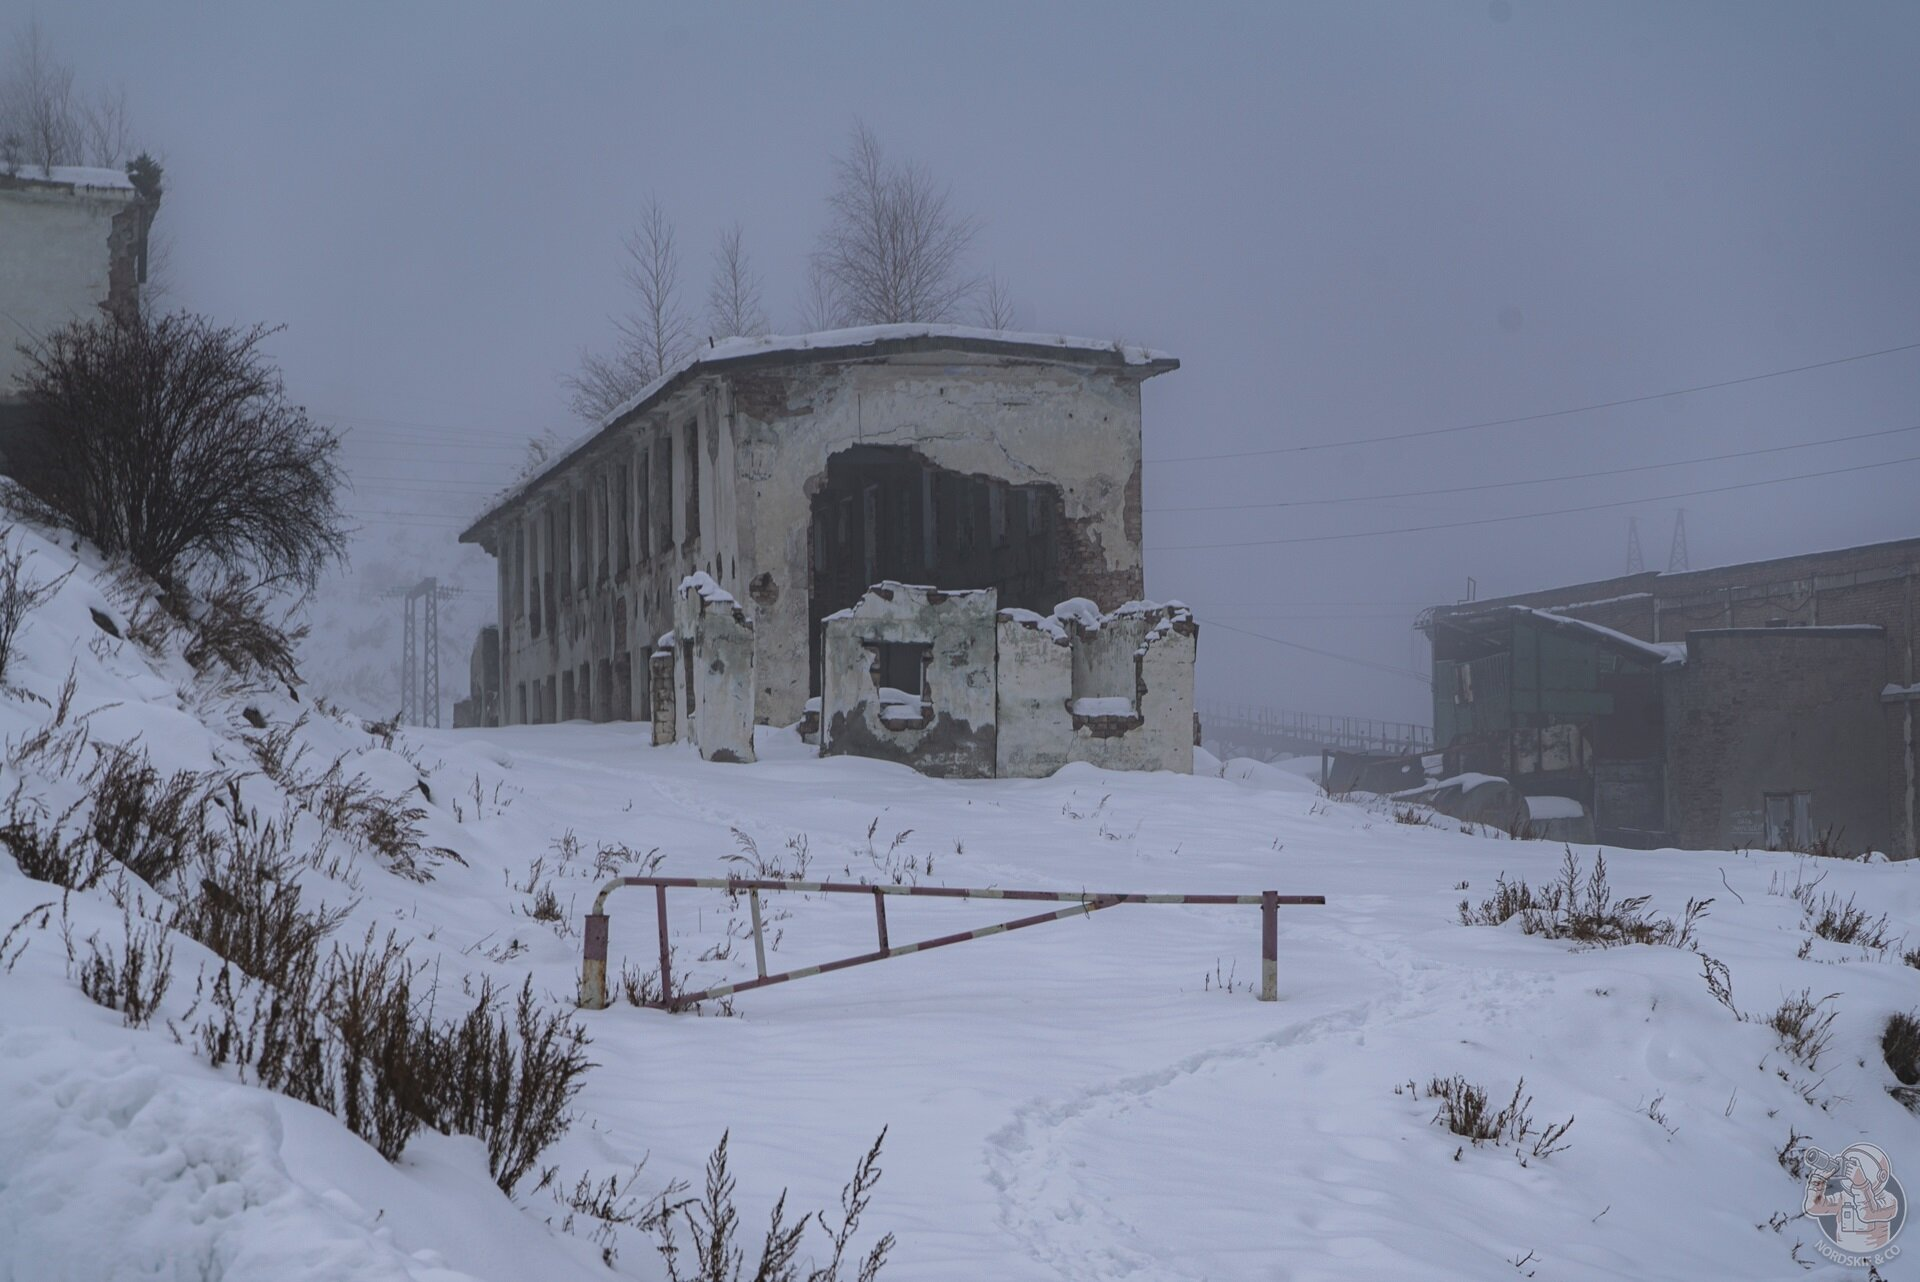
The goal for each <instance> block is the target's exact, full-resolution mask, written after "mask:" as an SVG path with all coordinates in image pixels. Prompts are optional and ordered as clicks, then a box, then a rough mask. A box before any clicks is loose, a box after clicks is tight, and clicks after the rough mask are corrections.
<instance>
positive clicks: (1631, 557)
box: [1627, 516, 1647, 574]
mask: <svg viewBox="0 0 1920 1282" xmlns="http://www.w3.org/2000/svg"><path fill="white" fill-rule="evenodd" d="M1646 568H1647V558H1646V557H1645V556H1644V555H1643V554H1642V553H1641V551H1640V518H1639V517H1637V516H1630V517H1628V518H1627V573H1628V574H1640V573H1643V572H1644V571H1645V570H1646Z"/></svg>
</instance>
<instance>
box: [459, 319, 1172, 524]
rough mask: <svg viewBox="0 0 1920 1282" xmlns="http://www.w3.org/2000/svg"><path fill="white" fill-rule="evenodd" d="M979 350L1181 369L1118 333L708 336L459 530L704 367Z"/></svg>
mask: <svg viewBox="0 0 1920 1282" xmlns="http://www.w3.org/2000/svg"><path fill="white" fill-rule="evenodd" d="M948 351H950V352H973V353H978V354H981V355H999V356H1011V357H1014V358H1016V359H1018V360H1022V361H1027V362H1033V363H1041V364H1071V365H1090V366H1106V367H1110V368H1115V369H1121V370H1132V371H1134V372H1135V373H1136V376H1137V377H1138V378H1139V379H1140V380H1141V381H1145V380H1146V379H1149V378H1152V377H1154V376H1155V375H1158V374H1168V373H1171V372H1173V371H1174V370H1176V369H1179V368H1180V359H1179V358H1178V357H1177V356H1174V355H1172V354H1171V353H1169V352H1163V351H1158V350H1156V349H1154V348H1150V347H1140V346H1138V345H1135V344H1131V343H1122V342H1120V341H1118V340H1106V339H1093V338H1074V337H1072V336H1070V335H1066V334H1033V333H1018V332H1014V331H1010V330H997V329H978V328H975V327H973V326H970V325H935V324H921V323H914V324H905V325H863V326H859V327H856V328H852V329H827V330H817V331H815V332H813V333H808V334H770V335H766V336H763V337H760V338H724V339H718V340H715V339H712V338H709V339H708V340H707V346H705V347H702V348H697V349H696V350H695V351H693V352H692V353H691V354H689V355H687V356H684V357H682V358H681V359H680V360H679V361H678V362H676V363H675V364H674V366H673V368H671V369H669V370H667V371H666V372H665V373H664V374H662V375H661V376H660V377H659V378H656V379H654V380H653V382H651V383H649V384H647V385H646V386H645V387H643V388H641V389H640V390H639V391H638V392H636V393H634V395H633V396H631V397H629V398H628V399H627V400H626V401H624V402H623V403H621V404H620V405H618V406H616V407H615V408H614V409H612V410H610V411H609V412H608V413H607V414H606V415H605V416H604V417H602V418H601V419H600V421H599V422H598V423H596V424H594V426H593V427H592V428H590V429H589V430H588V431H586V432H585V433H583V434H582V435H580V436H578V437H576V438H575V439H574V440H573V441H572V442H571V443H569V444H568V445H567V446H566V448H564V449H563V450H561V451H560V453H559V454H557V455H555V457H554V458H553V460H552V461H551V462H549V463H548V464H547V465H546V466H545V467H543V468H541V469H540V470H539V471H537V472H535V473H534V474H532V475H531V476H528V477H525V478H524V479H522V480H519V481H516V482H515V483H514V484H513V485H511V486H509V487H507V488H506V489H504V490H502V491H501V492H500V493H499V494H498V495H497V496H495V497H494V498H492V499H489V500H488V501H487V506H486V507H485V509H483V510H482V512H481V513H480V515H479V516H477V517H475V518H474V519H473V520H472V521H471V522H469V523H468V525H467V528H466V529H464V530H462V531H461V532H460V539H459V541H460V542H462V543H478V542H480V541H481V534H482V531H483V530H484V528H485V527H486V526H487V525H488V524H489V523H491V522H492V521H493V520H494V518H495V517H497V516H498V515H499V514H500V513H501V512H502V511H504V510H505V509H506V508H508V507H511V506H512V505H513V504H514V503H516V502H518V501H519V500H521V499H523V498H525V497H527V495H529V494H530V493H532V492H533V491H534V490H536V489H538V488H539V487H540V485H541V483H542V482H544V481H545V480H546V479H547V478H548V477H550V476H552V475H554V474H555V473H557V472H559V471H561V470H562V469H564V468H565V467H567V466H568V465H569V464H571V463H572V462H573V461H574V460H575V459H577V458H580V457H582V456H583V455H586V454H588V453H590V452H592V450H593V449H594V448H595V447H596V446H597V445H599V443H600V442H601V440H602V439H603V438H604V437H606V436H607V435H608V434H609V433H612V432H614V431H616V430H618V429H619V428H621V427H623V426H625V425H626V424H627V423H629V422H631V421H632V420H634V419H635V418H637V417H639V416H641V415H643V414H645V413H647V412H648V411H649V410H651V409H653V408H654V407H655V406H656V405H658V404H659V403H660V402H661V401H664V400H666V399H667V398H668V397H670V396H672V395H673V394H674V393H676V392H678V391H679V390H680V389H681V388H682V387H684V386H685V385H686V384H687V383H689V382H691V381H692V380H693V379H694V378H696V377H698V376H699V375H700V374H702V373H706V372H718V371H723V370H724V371H733V370H739V369H751V368H754V367H756V366H762V365H805V364H832V363H838V362H844V361H855V360H868V359H872V358H874V357H881V356H894V355H908V354H912V353H915V352H948Z"/></svg>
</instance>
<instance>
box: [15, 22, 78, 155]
mask: <svg viewBox="0 0 1920 1282" xmlns="http://www.w3.org/2000/svg"><path fill="white" fill-rule="evenodd" d="M0 137H6V138H8V139H9V140H17V145H18V146H19V148H20V150H21V156H22V158H23V159H25V161H26V163H28V164H29V165H38V166H43V167H45V168H48V169H51V168H53V167H54V166H55V165H72V164H77V163H79V159H80V148H81V142H82V138H81V130H80V123H79V112H78V111H76V109H75V106H74V100H73V68H72V67H70V66H68V65H67V64H66V63H64V62H62V61H60V59H59V57H58V56H57V55H56V54H55V53H54V52H53V48H52V46H50V45H49V44H48V43H47V39H46V37H45V35H43V34H42V33H41V30H40V21H39V19H37V18H35V19H30V20H29V21H28V23H27V25H26V26H25V27H24V28H22V29H21V30H20V31H18V32H16V33H15V35H14V38H13V47H12V49H10V50H9V51H8V56H7V62H6V67H5V69H4V70H3V71H0Z"/></svg>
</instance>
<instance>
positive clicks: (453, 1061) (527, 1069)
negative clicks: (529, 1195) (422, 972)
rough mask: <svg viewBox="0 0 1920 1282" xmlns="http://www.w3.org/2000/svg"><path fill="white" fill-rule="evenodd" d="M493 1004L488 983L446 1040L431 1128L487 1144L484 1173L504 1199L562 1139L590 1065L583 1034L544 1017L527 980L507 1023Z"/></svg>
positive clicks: (559, 1016) (564, 1020) (565, 1021)
mask: <svg viewBox="0 0 1920 1282" xmlns="http://www.w3.org/2000/svg"><path fill="white" fill-rule="evenodd" d="M496 1004H497V1002H496V997H495V993H494V989H493V987H492V985H491V983H488V982H483V983H482V984H481V987H480V993H479V996H478V997H477V998H476V1000H475V1002H474V1006H473V1009H472V1010H471V1011H470V1012H469V1013H468V1015H467V1017H466V1019H464V1020H462V1021H461V1022H460V1023H459V1024H457V1025H455V1026H453V1027H452V1028H450V1029H449V1030H448V1031H447V1033H446V1034H445V1037H444V1043H443V1050H442V1052H441V1056H440V1059H441V1064H440V1067H439V1070H438V1073H437V1074H436V1080H437V1082H438V1091H439V1100H438V1110H437V1112H438V1115H437V1117H436V1118H435V1119H433V1120H434V1124H435V1125H436V1126H438V1127H439V1129H441V1130H443V1131H447V1132H450V1133H455V1134H461V1135H477V1136H479V1137H480V1138H481V1139H482V1140H484V1141H486V1145H487V1169H488V1170H489V1171H491V1172H492V1174H493V1178H494V1183H496V1184H498V1185H499V1186H500V1189H501V1191H502V1192H504V1193H512V1192H513V1190H514V1186H515V1185H516V1184H518V1183H519V1182H520V1179H521V1177H522V1176H524V1175H525V1174H526V1173H527V1172H528V1171H529V1170H531V1169H532V1168H533V1163H534V1160H535V1159H536V1158H537V1157H539V1155H540V1154H541V1153H542V1152H543V1151H545V1150H546V1148H547V1147H548V1146H549V1145H551V1144H552V1143H553V1142H554V1141H555V1140H557V1139H559V1138H560V1137H561V1136H562V1135H564V1134H565V1133H566V1130H567V1127H568V1125H569V1124H570V1123H571V1120H572V1119H571V1117H570V1116H569V1115H568V1113H567V1106H568V1105H569V1104H571V1103H572V1101H573V1097H574V1096H575V1095H576V1094H577V1093H578V1092H579V1090H580V1087H581V1085H582V1078H583V1076H584V1075H585V1073H586V1071H587V1069H589V1068H591V1067H592V1064H591V1062H590V1061H589V1060H588V1059H587V1051H586V1047H587V1035H586V1032H585V1030H583V1029H582V1028H581V1027H580V1026H579V1025H578V1024H575V1023H574V1022H573V1021H572V1019H570V1018H569V1017H568V1016H567V1015H565V1014H563V1013H559V1012H546V1011H542V1010H541V1009H540V1007H539V1006H538V1004H537V1003H535V1001H534V1000H533V979H532V977H531V976H529V977H528V978H527V980H526V982H525V983H524V984H523V985H522V986H521V988H520V994H519V996H518V998H517V999H516V1000H515V1001H514V1003H513V1008H512V1013H511V1016H510V1017H509V1016H508V1015H507V1014H504V1013H501V1012H499V1011H496V1010H495V1006H496Z"/></svg>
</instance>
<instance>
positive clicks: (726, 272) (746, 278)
mask: <svg viewBox="0 0 1920 1282" xmlns="http://www.w3.org/2000/svg"><path fill="white" fill-rule="evenodd" d="M707 317H708V320H709V322H710V323H711V324H712V326H713V333H714V335H715V337H718V338H732V337H748V338H750V337H753V336H755V335H758V334H764V333H766V332H767V313H766V310H765V309H764V308H763V307H761V306H760V273H759V272H757V271H755V270H754V269H753V262H752V260H751V259H749V258H748V257H747V250H746V245H745V242H744V238H743V236H742V233H741V230H740V224H739V223H735V224H734V225H733V226H731V227H729V228H727V229H726V230H725V231H723V232H721V233H720V243H719V244H718V245H716V246H715V247H714V251H713V280H712V281H711V283H709V285H708V286H707Z"/></svg>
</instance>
